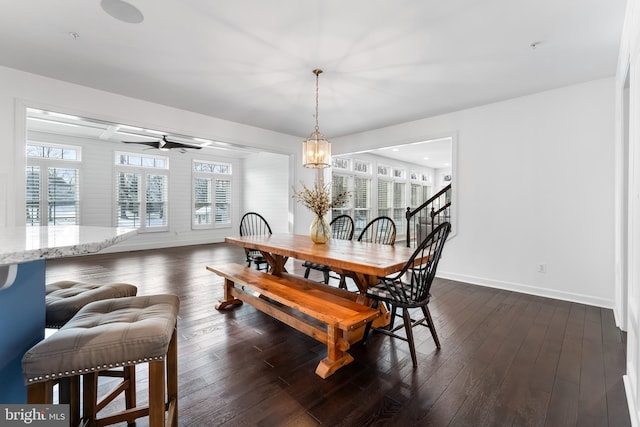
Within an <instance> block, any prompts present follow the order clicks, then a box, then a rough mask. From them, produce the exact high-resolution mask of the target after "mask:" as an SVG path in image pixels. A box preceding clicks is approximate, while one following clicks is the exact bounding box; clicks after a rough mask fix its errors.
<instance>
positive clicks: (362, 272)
mask: <svg viewBox="0 0 640 427" xmlns="http://www.w3.org/2000/svg"><path fill="white" fill-rule="evenodd" d="M225 241H226V242H227V243H231V244H234V245H238V246H241V247H243V248H248V249H257V250H259V251H260V252H261V253H262V255H263V256H264V258H265V259H266V260H267V262H268V263H269V266H270V272H271V274H273V275H276V276H280V275H282V273H286V272H287V269H286V266H285V264H286V262H287V261H288V259H289V258H295V259H300V260H305V261H310V262H314V263H318V264H323V265H327V266H329V267H331V269H332V270H333V271H335V272H336V273H338V274H344V275H346V276H347V277H350V278H351V279H353V281H354V282H355V285H356V286H357V287H358V296H357V298H356V301H357V302H359V303H361V304H366V305H369V301H368V299H367V298H366V296H365V294H366V290H367V288H368V287H369V286H372V285H375V284H377V283H378V282H379V279H378V277H384V276H388V275H391V274H393V273H397V272H398V271H400V270H401V269H402V267H404V265H405V264H406V263H407V260H408V259H409V257H411V255H412V254H413V251H414V249H412V248H407V247H405V246H401V245H399V246H395V245H394V246H391V245H381V244H378V243H368V242H358V241H354V240H339V239H331V240H329V241H328V242H327V243H323V244H317V243H313V241H312V240H311V239H310V238H309V236H305V235H300V234H288V233H282V234H272V235H254V236H242V237H226V238H225Z"/></svg>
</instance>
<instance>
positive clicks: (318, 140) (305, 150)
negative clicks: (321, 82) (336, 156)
mask: <svg viewBox="0 0 640 427" xmlns="http://www.w3.org/2000/svg"><path fill="white" fill-rule="evenodd" d="M321 73H322V70H319V69H315V70H313V74H315V75H316V129H315V130H314V131H313V132H312V133H311V135H309V138H307V139H306V140H305V141H304V142H303V143H302V164H303V165H304V167H306V168H314V169H321V168H328V167H330V166H331V143H330V142H329V140H328V139H327V137H326V136H324V135H323V134H322V133H320V131H319V130H318V76H319V75H320V74H321Z"/></svg>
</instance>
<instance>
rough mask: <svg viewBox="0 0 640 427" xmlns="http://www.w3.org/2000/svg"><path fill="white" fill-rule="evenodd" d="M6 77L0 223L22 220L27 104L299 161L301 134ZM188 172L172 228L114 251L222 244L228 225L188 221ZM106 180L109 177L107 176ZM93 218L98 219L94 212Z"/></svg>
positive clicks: (0, 88) (0, 99) (285, 188)
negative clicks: (207, 227)
mask: <svg viewBox="0 0 640 427" xmlns="http://www.w3.org/2000/svg"><path fill="white" fill-rule="evenodd" d="M0 82H1V84H0V147H1V148H2V153H3V155H2V156H0V225H7V226H15V225H21V223H22V221H23V216H24V208H23V206H24V165H25V156H24V140H25V129H26V124H25V118H24V114H21V113H20V112H21V111H23V108H22V107H23V106H25V105H26V106H32V107H35V108H43V109H51V110H54V111H59V112H65V113H69V114H75V115H79V116H85V117H93V118H98V119H102V120H107V121H113V122H120V123H126V124H129V125H133V126H140V127H144V128H151V129H159V130H164V131H167V132H175V133H180V134H184V135H192V136H198V137H201V138H209V139H214V140H221V141H226V142H230V143H237V144H241V145H247V146H252V147H257V148H261V149H264V150H266V151H271V152H275V153H283V154H284V155H285V158H288V156H292V158H293V159H294V161H295V159H300V152H301V147H300V143H299V142H300V139H299V138H296V137H292V136H289V135H284V134H279V133H276V132H271V131H267V130H264V129H259V128H255V127H251V126H247V125H242V124H238V123H233V122H229V121H225V120H220V119H216V118H213V117H208V116H204V115H201V114H195V113H191V112H188V111H184V110H178V109H175V108H171V107H166V106H163V105H159V104H154V103H150V102H146V101H141V100H137V99H133V98H128V97H125V96H121V95H116V94H111V93H108V92H103V91H99V90H95V89H91V88H87V87H83V86H78V85H74V84H70V83H66V82H62V81H58V80H54V79H50V78H46V77H42V76H38V75H34V74H29V73H25V72H21V71H18V70H14V69H10V68H5V67H0ZM203 151H204V150H203ZM84 154H85V158H86V159H87V160H90V159H92V158H93V159H95V158H96V157H100V156H102V155H107V156H109V157H111V156H112V155H111V154H109V153H102V152H100V151H99V150H97V151H95V152H93V151H85V152H84ZM190 156H191V155H183V156H179V155H175V156H173V157H174V158H172V160H171V161H172V162H173V163H174V164H176V163H180V162H182V163H184V162H190V160H191V157H190ZM236 168H239V170H240V173H239V174H238V175H237V176H235V175H234V185H236V188H239V189H241V193H243V192H244V188H243V186H244V181H243V179H242V178H243V174H242V172H241V170H242V167H241V165H240V164H236ZM287 168H288V166H287ZM186 170H190V167H187V168H186V169H185V171H186ZM104 172H105V171H103V172H102V173H104ZM287 172H289V173H290V177H289V182H288V183H286V185H285V184H284V183H283V180H282V179H280V181H279V184H278V185H281V187H280V188H279V189H278V190H280V191H281V193H282V194H283V195H285V196H284V197H283V198H286V195H288V192H289V188H290V187H291V185H292V184H293V182H294V180H295V179H296V176H297V172H296V170H295V169H294V170H289V169H287ZM187 175H189V174H187ZM187 175H184V176H175V177H174V176H172V179H175V180H176V182H177V183H178V184H176V185H177V186H178V188H181V189H182V191H175V192H174V191H172V192H171V196H170V197H171V200H170V204H171V207H170V209H171V211H170V230H169V231H168V232H164V233H146V234H144V235H142V234H140V235H138V236H136V237H134V238H131V239H128V240H126V241H124V242H122V243H120V244H118V245H116V246H114V247H112V248H110V249H109V250H110V251H117V250H129V249H145V248H149V247H159V246H174V245H182V244H196V243H209V242H219V241H223V239H224V236H225V235H228V234H229V230H228V229H221V230H215V231H200V230H198V231H197V232H194V231H191V229H190V221H189V219H188V217H189V216H190V214H191V212H190V209H185V208H184V206H190V205H191V192H190V191H186V190H184V188H186V187H185V185H186V184H185V183H186V182H187V181H189V180H190V179H191V178H190V175H189V176H187ZM101 178H104V176H102V177H101ZM104 182H111V181H110V180H103V181H102V183H104ZM94 184H95V183H94ZM90 185H93V184H90ZM96 185H99V184H96ZM94 202H95V201H94ZM92 203H93V202H92ZM98 203H100V202H99V201H98ZM89 206H91V205H89ZM277 207H278V208H280V209H284V211H283V212H281V213H279V214H276V213H275V212H276V211H275V206H274V207H273V208H274V215H276V216H279V217H284V218H287V217H288V218H289V219H291V218H293V217H294V215H292V212H290V211H289V206H288V205H284V204H282V203H280V204H278V205H277ZM242 208H243V207H242V201H241V200H240V199H238V200H237V203H235V205H234V208H233V209H234V214H238V215H239V213H240V211H241V209H242ZM83 209H89V207H88V206H83ZM93 214H95V215H98V213H97V211H94V212H93ZM95 218H97V217H96V216H94V219H95ZM236 218H237V216H236ZM103 220H104V218H102V219H101V220H99V221H98V222H95V223H93V224H87V225H112V224H103V223H102V222H103ZM285 223H286V222H285ZM237 226H238V224H233V230H236V229H237Z"/></svg>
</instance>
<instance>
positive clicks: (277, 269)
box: [260, 251, 289, 276]
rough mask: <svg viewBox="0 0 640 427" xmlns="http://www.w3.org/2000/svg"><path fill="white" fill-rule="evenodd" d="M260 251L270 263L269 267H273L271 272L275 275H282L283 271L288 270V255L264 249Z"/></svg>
mask: <svg viewBox="0 0 640 427" xmlns="http://www.w3.org/2000/svg"><path fill="white" fill-rule="evenodd" d="M260 253H261V254H262V256H263V257H264V259H266V260H267V262H268V263H269V267H271V274H273V275H274V276H281V275H282V273H286V272H287V269H286V268H285V266H284V265H285V264H286V262H287V261H288V260H289V257H288V256H282V255H276V254H272V253H270V252H262V251H260Z"/></svg>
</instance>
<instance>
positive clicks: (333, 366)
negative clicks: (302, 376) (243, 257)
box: [207, 263, 381, 378]
mask: <svg viewBox="0 0 640 427" xmlns="http://www.w3.org/2000/svg"><path fill="white" fill-rule="evenodd" d="M207 269H208V270H209V271H212V272H214V273H216V274H217V275H219V276H221V277H223V278H224V279H225V285H224V286H225V295H224V300H222V301H220V302H219V303H218V304H217V305H216V309H218V310H221V309H224V308H225V307H228V306H229V305H237V304H242V302H246V303H248V304H251V305H253V306H254V307H255V308H257V309H258V310H261V311H263V312H264V313H266V314H269V315H270V316H272V317H274V318H276V319H278V320H280V321H282V322H284V323H286V324H287V325H289V326H291V327H293V328H295V329H297V330H299V331H301V332H303V333H305V334H307V335H309V336H311V337H313V338H315V339H316V340H318V341H320V342H322V343H324V344H326V345H327V358H326V359H323V360H322V361H321V362H320V364H319V365H318V368H317V369H316V374H318V375H319V376H320V377H322V378H326V377H328V376H329V375H331V374H333V373H334V372H335V371H336V370H337V369H339V368H340V367H342V366H344V365H346V364H348V363H350V362H352V361H353V357H352V356H351V355H350V354H349V353H347V350H348V349H349V347H350V340H349V338H348V336H347V333H349V332H352V331H355V330H357V329H359V328H362V327H363V326H364V325H365V324H366V323H367V322H369V321H371V320H373V319H375V318H377V317H379V316H380V315H381V312H380V311H379V310H377V309H373V308H371V307H368V306H366V305H363V304H360V303H358V302H356V300H355V299H356V296H355V295H354V294H352V293H351V292H347V291H344V290H342V289H336V288H333V287H329V286H326V285H323V284H319V283H316V282H313V281H311V280H308V279H305V278H303V277H299V276H294V275H291V274H287V273H282V275H281V276H274V275H272V274H269V273H265V272H262V271H258V270H255V269H250V268H247V267H246V266H244V265H240V264H235V263H230V264H224V265H217V266H211V267H209V266H208V267H207ZM242 287H244V288H245V289H242ZM247 290H251V291H254V292H256V293H257V294H259V296H256V295H253V294H251V293H250V292H247Z"/></svg>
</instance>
